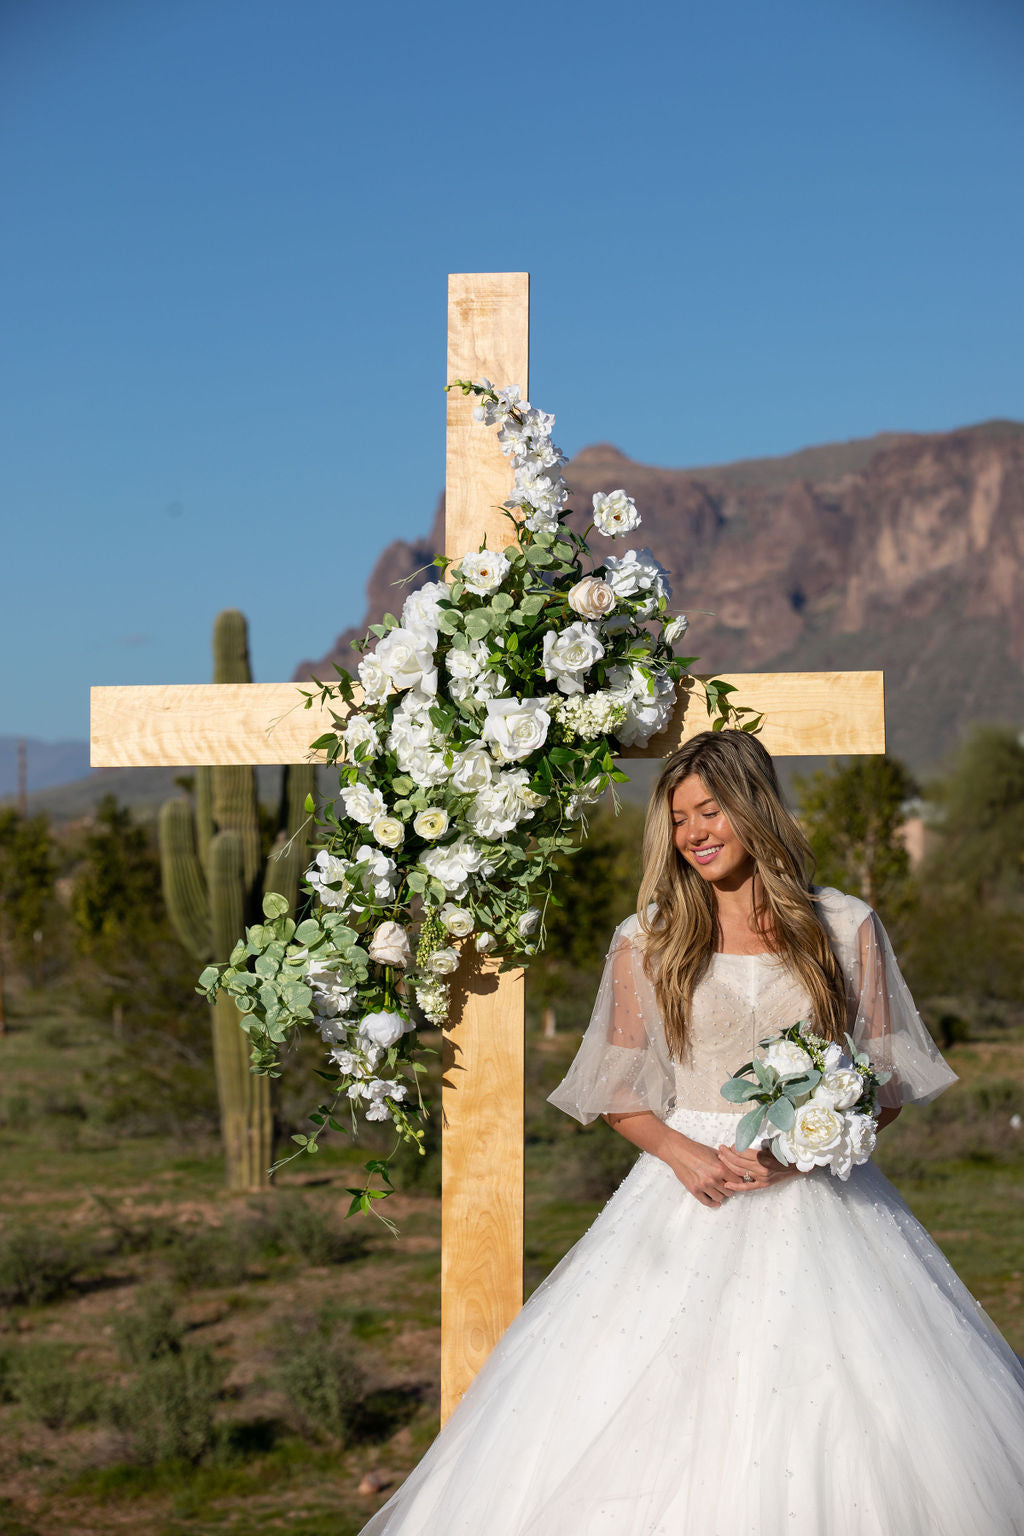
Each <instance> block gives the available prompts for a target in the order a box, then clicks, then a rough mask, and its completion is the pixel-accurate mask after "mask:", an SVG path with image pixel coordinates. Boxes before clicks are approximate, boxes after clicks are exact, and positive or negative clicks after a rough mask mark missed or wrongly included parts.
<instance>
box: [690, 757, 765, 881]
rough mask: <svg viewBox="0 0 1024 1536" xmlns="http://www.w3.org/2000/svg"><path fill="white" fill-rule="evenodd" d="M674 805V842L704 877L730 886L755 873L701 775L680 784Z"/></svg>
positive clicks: (745, 851) (752, 863)
mask: <svg viewBox="0 0 1024 1536" xmlns="http://www.w3.org/2000/svg"><path fill="white" fill-rule="evenodd" d="M671 805H672V826H673V833H672V838H673V841H674V843H675V845H676V847H677V849H678V850H679V852H680V854H681V855H682V856H683V858H684V859H685V860H686V862H687V864H692V865H693V867H694V869H696V870H698V871H699V872H700V875H701V878H702V879H704V880H707V881H708V882H709V884H715V885H718V884H723V883H724V884H726V885H729V884H733V883H734V882H735V881H737V880H745V879H748V878H749V876H750V875H752V874H753V872H754V861H753V859H752V858H751V857H750V854H749V853H748V852H747V850H746V849H745V848H744V846H743V844H742V843H741V842H740V840H739V838H738V837H737V836H736V834H735V832H734V831H733V829H732V827H731V826H730V825H729V822H728V819H727V817H726V815H725V812H724V811H723V810H722V808H721V806H720V805H719V803H718V801H717V800H716V799H715V797H714V795H712V794H711V792H710V790H709V789H708V787H707V785H706V784H705V783H704V782H703V780H702V779H701V778H699V777H698V775H697V774H695V773H691V774H690V775H689V777H688V778H685V779H683V781H682V783H681V784H678V785H677V786H676V788H675V789H674V790H673V792H672V801H671Z"/></svg>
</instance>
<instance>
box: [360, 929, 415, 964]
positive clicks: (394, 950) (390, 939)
mask: <svg viewBox="0 0 1024 1536" xmlns="http://www.w3.org/2000/svg"><path fill="white" fill-rule="evenodd" d="M367 954H368V955H369V956H370V959H371V960H375V961H376V962H377V964H378V965H398V966H401V967H402V968H403V970H404V969H405V967H406V966H408V965H411V964H412V951H411V950H410V948H409V935H408V934H407V933H406V931H405V929H404V928H403V927H402V925H401V923H391V922H388V923H381V924H380V926H379V927H378V928H376V929H375V930H374V934H373V938H372V939H371V940H370V947H369V949H368V950H367Z"/></svg>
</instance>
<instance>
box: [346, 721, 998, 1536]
mask: <svg viewBox="0 0 1024 1536" xmlns="http://www.w3.org/2000/svg"><path fill="white" fill-rule="evenodd" d="M812 866H813V859H812V855H811V852H810V848H809V846H808V844H807V841H806V839H805V837H804V835H803V833H802V831H801V830H800V827H799V826H798V824H797V823H796V821H795V820H794V819H793V817H792V816H791V815H790V813H789V812H788V810H787V809H786V808H785V806H784V804H783V802H782V798H781V795H780V791H779V785H778V780H777V778H776V774H775V770H774V767H773V765H772V761H771V758H770V757H769V755H768V753H767V752H766V751H765V749H764V747H763V746H761V744H760V743H759V742H758V741H756V740H755V739H754V738H753V737H751V736H749V735H747V734H744V733H743V732H739V731H722V732H720V733H712V732H706V733H705V734H703V735H700V736H697V737H695V738H694V739H693V740H691V741H690V742H688V743H687V744H686V745H685V746H684V747H683V748H682V749H681V750H679V751H678V752H676V753H674V754H673V755H672V756H671V757H670V758H668V759H667V761H666V763H665V766H664V769H663V771H662V773H661V775H660V777H659V779H658V781H657V783H656V785H655V787H654V790H653V792H652V795H651V801H650V805H649V808H648V814H647V824H646V831H645V837H644V871H643V879H642V882H641V887H640V893H639V900H638V910H637V914H636V915H634V916H632V917H629V918H627V919H626V921H625V922H624V923H621V924H620V925H619V927H618V928H617V929H616V930H615V933H614V935H613V938H612V942H611V946H610V949H609V953H608V959H607V963H606V965H605V969H604V974H603V976H602V979H601V984H600V987H599V990H598V994H597V999H596V1002H595V1006H594V1012H593V1017H592V1019H591V1022H590V1025H589V1027H588V1029H587V1031H586V1034H585V1035H584V1038H583V1042H582V1044H581V1046H580V1049H579V1052H578V1054H577V1056H576V1059H575V1061H574V1062H573V1064H572V1067H571V1069H570V1071H569V1073H568V1075H567V1076H566V1077H565V1079H564V1080H563V1081H562V1082H561V1083H560V1084H559V1086H558V1088H557V1089H556V1090H555V1092H554V1093H553V1094H551V1095H550V1098H551V1102H552V1103H554V1104H556V1105H557V1106H558V1107H559V1108H560V1109H563V1110H565V1111H566V1112H567V1113H568V1114H571V1115H573V1116H575V1117H576V1118H577V1119H578V1120H580V1121H582V1122H583V1123H584V1124H587V1123H589V1122H590V1121H592V1120H594V1119H596V1118H597V1116H598V1115H603V1116H604V1117H605V1119H606V1120H607V1121H608V1123H609V1124H610V1125H612V1126H613V1127H614V1128H615V1130H616V1131H618V1132H619V1133H620V1134H621V1135H623V1136H625V1137H626V1138H627V1139H628V1140H629V1141H631V1142H632V1143H633V1144H634V1145H635V1146H637V1147H639V1148H640V1149H641V1151H642V1156H641V1157H640V1158H639V1159H638V1161H637V1163H636V1165H635V1166H634V1168H633V1169H632V1171H631V1172H630V1173H629V1175H628V1176H627V1177H626V1178H625V1179H624V1180H623V1182H622V1184H621V1185H620V1186H619V1188H618V1189H617V1190H616V1192H615V1194H614V1195H613V1196H612V1198H611V1199H610V1200H609V1201H608V1203H607V1205H606V1206H605V1207H604V1209H603V1210H602V1211H601V1213H600V1215H599V1216H598V1217H597V1219H596V1220H595V1221H594V1223H593V1224H592V1226H591V1227H590V1228H589V1230H588V1231H587V1232H586V1233H585V1234H584V1235H583V1237H582V1238H580V1240H579V1242H578V1243H576V1244H575V1246H574V1247H573V1248H571V1249H570V1251H569V1252H568V1253H567V1254H566V1255H565V1257H564V1258H563V1259H562V1260H561V1262H560V1263H559V1264H558V1265H557V1266H556V1268H555V1269H554V1270H552V1272H551V1273H550V1274H549V1275H548V1277H547V1279H546V1280H544V1281H543V1282H542V1283H541V1285H540V1286H539V1287H538V1288H537V1290H536V1291H535V1292H534V1293H533V1295H532V1296H531V1297H530V1299H529V1301H528V1302H527V1303H526V1305H525V1306H524V1307H523V1309H522V1311H521V1312H520V1313H519V1315H518V1316H517V1317H516V1318H515V1320H514V1321H513V1323H512V1324H511V1326H510V1327H509V1328H508V1329H507V1331H506V1333H505V1334H504V1336H503V1338H502V1339H501V1340H500V1341H499V1343H498V1345H497V1346H496V1347H495V1349H494V1350H493V1352H492V1353H491V1355H490V1356H489V1358H488V1360H487V1361H486V1363H485V1365H484V1366H483V1368H482V1370H481V1371H480V1372H479V1374H478V1375H477V1377H476V1379H475V1381H474V1382H473V1384H472V1386H471V1387H470V1389H469V1391H468V1392H467V1393H466V1395H465V1397H464V1398H463V1399H462V1401H461V1402H460V1404H459V1406H458V1408H457V1409H456V1411H455V1412H454V1414H453V1415H452V1417H451V1418H450V1419H449V1421H448V1423H447V1424H446V1425H445V1427H444V1428H443V1429H442V1431H441V1433H440V1434H439V1435H438V1437H437V1439H436V1440H435V1441H434V1443H433V1445H432V1446H431V1447H430V1449H429V1450H428V1451H427V1453H426V1455H425V1456H424V1457H423V1459H422V1461H421V1462H420V1464H419V1466H418V1467H417V1468H416V1469H415V1470H414V1471H413V1472H412V1473H411V1474H410V1475H409V1477H408V1478H407V1479H406V1481H405V1483H404V1484H403V1485H402V1486H401V1487H400V1488H399V1489H398V1491H397V1492H396V1493H395V1494H394V1495H393V1497H392V1498H391V1499H390V1500H389V1501H388V1503H387V1504H385V1505H384V1507H383V1508H382V1509H381V1510H380V1511H378V1513H377V1514H376V1515H375V1516H374V1517H373V1519H371V1520H370V1522H369V1524H368V1525H367V1526H365V1528H364V1532H363V1536H470V1533H471V1536H485V1533H486V1536H789V1533H791V1532H794V1531H801V1532H805V1533H812V1536H926V1533H927V1536H1011V1533H1024V1369H1022V1368H1021V1364H1020V1362H1019V1361H1018V1360H1017V1358H1016V1356H1015V1355H1014V1354H1013V1353H1012V1351H1011V1350H1010V1348H1009V1346H1008V1345H1007V1343H1006V1341H1005V1340H1004V1339H1003V1338H1002V1336H1001V1335H1000V1334H999V1333H998V1331H997V1330H996V1329H995V1327H994V1325H993V1324H992V1322H991V1321H990V1319H989V1318H988V1317H987V1316H986V1314H985V1313H984V1312H983V1311H982V1309H981V1307H980V1306H979V1305H978V1303H977V1302H976V1301H975V1300H974V1299H973V1298H972V1296H971V1295H970V1293H969V1292H968V1291H967V1289H966V1288H965V1286H964V1285H963V1283H962V1282H961V1281H960V1280H959V1279H958V1277H957V1275H956V1274H955V1273H954V1271H953V1270H952V1268H951V1267H950V1265H949V1264H948V1263H947V1261H946V1259H945V1258H944V1257H943V1255H942V1253H941V1252H940V1250H939V1249H938V1248H937V1247H936V1245H935V1244H934V1243H933V1242H932V1240H931V1239H930V1238H929V1236H928V1234H927V1233H926V1232H925V1230H924V1228H923V1227H922V1226H921V1225H920V1223H919V1222H917V1221H916V1220H915V1218H914V1217H913V1216H912V1215H911V1213H910V1211H909V1210H908V1208H907V1207H906V1205H904V1203H903V1201H902V1200H901V1199H900V1197H899V1195H898V1194H897V1193H896V1191H895V1189H894V1188H893V1186H892V1185H891V1184H890V1183H889V1182H888V1180H887V1179H885V1178H884V1177H883V1175H882V1174H881V1173H880V1172H879V1170H878V1169H877V1168H876V1167H875V1166H874V1164H873V1163H871V1162H870V1161H869V1162H867V1163H864V1164H861V1165H859V1166H857V1167H855V1168H854V1169H853V1170H852V1172H851V1174H850V1177H849V1179H848V1180H847V1181H845V1182H844V1181H842V1180H840V1179H838V1178H836V1177H833V1176H832V1175H831V1174H830V1173H829V1171H828V1170H827V1169H824V1168H816V1169H814V1170H813V1171H812V1172H810V1173H800V1172H798V1171H797V1170H796V1169H795V1167H793V1166H790V1167H784V1166H782V1165H781V1164H780V1163H778V1162H777V1161H776V1160H775V1158H774V1156H773V1155H772V1154H771V1152H770V1151H768V1150H766V1149H765V1150H761V1151H757V1150H754V1149H751V1150H749V1151H747V1152H743V1153H740V1152H737V1151H736V1150H735V1137H734V1131H735V1126H736V1117H737V1115H738V1114H739V1113H741V1112H742V1110H743V1108H744V1106H742V1105H731V1104H729V1103H727V1102H726V1100H724V1099H723V1098H722V1097H721V1094H720V1092H719V1090H720V1088H721V1085H722V1083H723V1082H724V1081H725V1079H726V1077H728V1076H729V1075H730V1073H732V1072H733V1071H735V1070H736V1069H737V1068H738V1067H739V1066H740V1065H741V1064H742V1063H743V1062H744V1061H749V1060H750V1057H751V1054H752V1052H753V1049H754V1047H755V1046H756V1044H757V1041H758V1040H760V1039H762V1038H764V1037H765V1036H766V1035H769V1034H772V1033H775V1032H776V1031H777V1030H778V1029H780V1028H782V1027H785V1026H786V1025H790V1024H793V1023H795V1022H796V1021H797V1020H800V1019H811V1020H813V1023H814V1028H815V1030H816V1032H817V1033H819V1034H822V1035H826V1036H828V1037H829V1038H831V1039H835V1040H840V1041H841V1040H842V1039H843V1035H844V1032H845V1031H847V1030H849V1031H850V1033H851V1034H852V1036H853V1038H854V1040H855V1042H856V1044H857V1046H858V1047H859V1048H861V1049H863V1050H865V1051H866V1052H867V1053H868V1055H869V1056H870V1058H871V1061H872V1064H873V1066H875V1067H876V1068H885V1069H887V1070H889V1071H890V1072H891V1073H892V1076H891V1077H890V1078H889V1080H888V1081H887V1082H886V1084H885V1085H884V1087H883V1088H882V1089H881V1091H880V1100H881V1103H882V1105H883V1106H884V1107H883V1109H882V1112H881V1115H880V1117H879V1121H878V1124H879V1128H880V1129H881V1128H883V1127H884V1126H885V1125H886V1124H888V1123H890V1122H891V1121H892V1120H894V1119H895V1117H896V1116H897V1115H898V1114H899V1113H900V1110H901V1107H902V1105H903V1104H905V1103H907V1102H910V1101H917V1102H918V1103H925V1102H927V1101H928V1100H930V1099H933V1098H935V1097H936V1096H937V1095H938V1094H940V1093H941V1092H942V1091H943V1089H944V1088H947V1087H948V1086H949V1084H950V1083H952V1082H954V1081H955V1075H954V1073H953V1072H952V1071H951V1070H950V1069H949V1067H948V1066H947V1065H946V1063H945V1062H944V1061H943V1060H942V1058H941V1056H940V1055H939V1053H938V1051H937V1050H936V1048H935V1046H934V1044H933V1043H932V1040H931V1037H930V1036H929V1035H928V1033H927V1031H926V1029H925V1028H924V1026H923V1024H922V1023H921V1020H920V1018H919V1016H918V1014H917V1012H916V1010H915V1008H914V1005H913V1002H912V1000H911V997H910V994H909V992H908V990H907V987H906V984H905V982H904V980H903V978H902V976H901V974H900V971H899V968H898V966H897V963H896V960H895V957H894V955H893V951H892V947H891V945H890V943H889V940H888V937H887V935H886V933H885V931H884V929H883V927H882V925H881V923H880V922H879V920H878V917H877V916H876V915H875V913H874V912H873V911H872V910H871V908H870V907H868V906H866V905H865V903H864V902H862V901H860V900H858V899H857V898H856V897H854V896H849V895H844V894H843V893H842V892H840V891H837V890H832V889H829V888H820V887H816V886H813V885H811V884H810V883H809V875H810V871H811V868H812Z"/></svg>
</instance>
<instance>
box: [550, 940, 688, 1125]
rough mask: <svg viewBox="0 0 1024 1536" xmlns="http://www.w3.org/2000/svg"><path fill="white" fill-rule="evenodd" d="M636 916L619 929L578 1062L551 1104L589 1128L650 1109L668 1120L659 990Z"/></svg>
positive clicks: (667, 1065) (668, 1073) (668, 1071)
mask: <svg viewBox="0 0 1024 1536" xmlns="http://www.w3.org/2000/svg"><path fill="white" fill-rule="evenodd" d="M642 944H643V934H642V933H641V932H640V927H639V923H638V921H637V919H636V917H635V916H632V917H627V918H626V920H625V922H624V923H620V924H619V926H618V928H616V930H615V932H614V934H613V936H612V942H611V947H610V949H609V950H608V956H607V959H606V960H605V966H604V971H603V973H602V975H601V983H600V986H599V987H598V990H597V998H596V1000H595V1002H594V1011H593V1013H592V1014H591V1018H590V1023H589V1024H588V1026H587V1029H586V1033H585V1034H584V1036H583V1040H582V1043H581V1045H580V1048H579V1050H578V1051H577V1053H576V1058H575V1060H574V1061H573V1064H572V1066H571V1067H570V1068H569V1071H568V1072H567V1074H566V1076H565V1077H564V1078H563V1079H562V1081H561V1082H560V1083H559V1085H558V1087H557V1088H556V1089H555V1091H554V1093H551V1094H549V1095H548V1100H549V1102H550V1103H552V1104H554V1105H556V1106H557V1108H558V1109H562V1110H564V1111H565V1113H566V1114H567V1115H572V1116H573V1117H574V1118H575V1119H577V1120H579V1121H581V1123H582V1124H583V1125H589V1124H590V1122H591V1121H592V1120H595V1119H596V1118H597V1116H598V1115H604V1114H617V1115H632V1114H637V1113H640V1112H642V1111H644V1110H650V1111H651V1112H652V1113H653V1114H655V1115H657V1116H658V1117H659V1119H662V1118H664V1116H665V1114H666V1113H667V1112H668V1109H669V1107H670V1101H671V1100H672V1098H673V1096H674V1094H675V1072H674V1070H673V1067H672V1062H671V1060H670V1058H669V1054H668V1047H667V1045H666V1043H665V1031H664V1026H663V1025H662V1022H661V1016H660V1014H659V1013H658V1007H657V1002H656V1000H655V996H654V988H653V987H652V985H651V983H650V981H649V980H648V978H647V976H646V975H645V973H644V968H643V949H642Z"/></svg>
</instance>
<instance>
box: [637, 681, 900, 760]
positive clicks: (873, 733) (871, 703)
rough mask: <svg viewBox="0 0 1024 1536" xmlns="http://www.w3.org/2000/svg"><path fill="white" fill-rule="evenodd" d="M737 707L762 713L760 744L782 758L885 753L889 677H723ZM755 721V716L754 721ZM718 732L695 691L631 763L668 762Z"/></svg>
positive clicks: (695, 688)
mask: <svg viewBox="0 0 1024 1536" xmlns="http://www.w3.org/2000/svg"><path fill="white" fill-rule="evenodd" d="M719 675H720V676H721V679H722V681H723V682H725V683H732V684H734V685H735V688H736V692H735V693H734V694H731V695H730V697H731V699H732V700H733V701H734V702H735V703H737V704H746V705H748V706H749V707H750V708H751V709H756V710H761V711H763V713H764V715H765V722H764V725H763V727H762V728H761V730H759V731H758V740H759V741H761V742H762V743H763V745H764V746H766V747H767V748H768V751H769V752H771V753H772V755H773V756H775V757H821V756H831V755H835V756H837V757H839V756H843V755H844V754H846V753H862V752H870V753H874V752H884V751H885V699H884V689H883V674H882V673H881V672H723V673H721V674H719ZM746 718H748V719H749V716H748V717H746ZM710 726H711V720H710V719H709V717H708V712H707V707H706V704H705V699H704V690H703V689H702V688H700V687H699V686H697V685H696V684H691V685H690V687H689V688H688V689H686V691H685V692H683V694H682V697H681V698H680V702H679V705H678V707H677V709H676V712H675V715H674V717H673V719H672V721H671V723H670V725H669V726H668V728H667V729H666V730H664V731H662V732H661V733H660V734H659V735H657V736H652V737H651V740H650V742H649V744H648V745H647V746H646V747H631V748H630V749H629V751H628V752H625V753H623V754H622V755H623V756H624V757H667V756H668V754H669V753H670V752H674V751H675V750H676V748H677V747H681V746H682V744H683V742H684V741H688V740H689V738H690V737H691V736H696V735H697V734H698V732H700V731H706V730H708V729H709V728H710Z"/></svg>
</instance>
